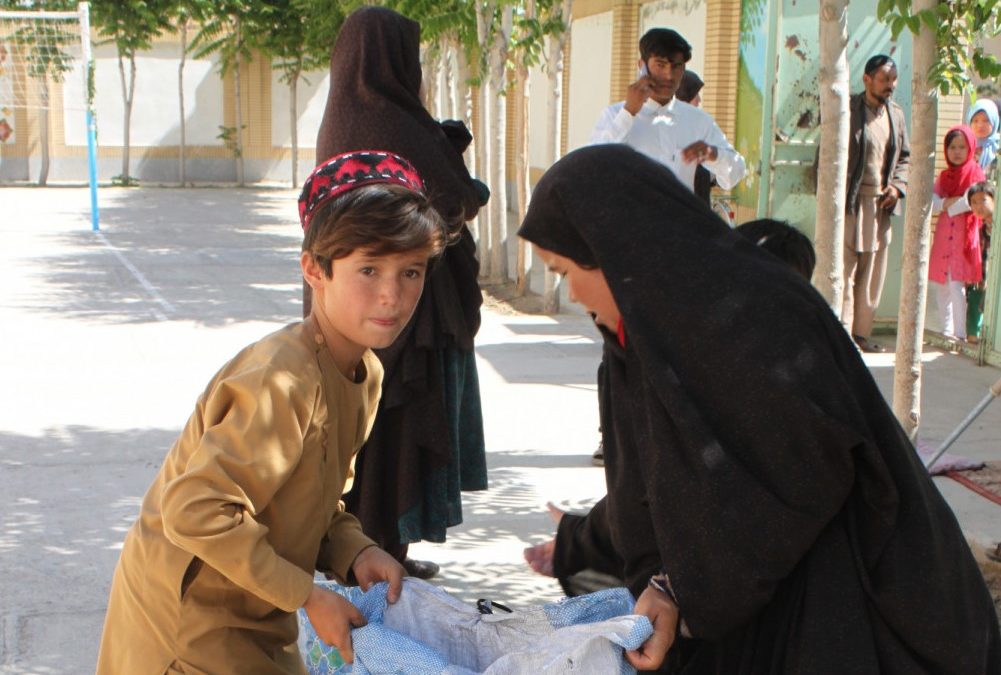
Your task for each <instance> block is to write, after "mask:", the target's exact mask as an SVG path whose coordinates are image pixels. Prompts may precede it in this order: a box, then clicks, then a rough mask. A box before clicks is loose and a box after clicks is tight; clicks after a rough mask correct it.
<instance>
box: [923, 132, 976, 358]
mask: <svg viewBox="0 0 1001 675" xmlns="http://www.w3.org/2000/svg"><path fill="white" fill-rule="evenodd" d="M944 147H945V159H946V163H947V164H948V167H946V168H945V169H944V170H943V171H942V173H940V174H939V176H938V179H937V180H936V181H935V199H934V202H933V209H934V210H935V211H939V215H938V221H937V222H936V224H935V239H934V241H933V242H932V247H931V261H930V264H929V266H928V278H929V279H930V280H931V281H932V282H934V284H935V290H936V295H937V300H938V311H939V317H940V318H941V322H942V333H943V334H944V335H945V336H946V337H954V338H957V339H959V340H965V339H966V295H965V292H966V291H965V286H966V284H976V283H979V282H980V279H981V277H982V275H983V270H982V266H981V256H980V219H979V218H977V217H976V216H975V215H973V213H972V212H971V211H970V206H969V204H968V203H967V201H966V191H967V190H969V188H970V186H971V185H973V184H974V183H978V182H980V181H982V180H984V172H983V170H981V168H980V165H978V164H977V162H976V159H975V158H974V154H973V149H974V148H975V147H976V140H975V138H974V136H973V131H972V130H971V129H970V128H969V127H968V126H965V125H959V126H955V127H953V128H952V129H949V132H948V133H947V134H946V135H945V143H944Z"/></svg>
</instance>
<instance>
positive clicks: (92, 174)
mask: <svg viewBox="0 0 1001 675" xmlns="http://www.w3.org/2000/svg"><path fill="white" fill-rule="evenodd" d="M77 10H78V13H79V16H80V42H81V43H82V47H83V97H84V101H85V102H86V106H87V175H88V178H89V182H90V229H91V230H93V231H94V232H97V231H98V230H100V229H101V220H100V215H99V213H98V210H97V121H96V120H95V119H94V105H93V101H92V100H91V98H90V82H91V73H92V71H93V67H94V65H93V62H92V58H93V57H92V55H91V50H90V3H89V2H81V3H80V4H79V5H77Z"/></svg>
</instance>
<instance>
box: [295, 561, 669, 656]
mask: <svg viewBox="0 0 1001 675" xmlns="http://www.w3.org/2000/svg"><path fill="white" fill-rule="evenodd" d="M323 585H324V586H326V587H327V588H329V589H330V590H332V591H335V592H337V593H340V594H341V595H343V596H344V597H346V598H347V599H348V600H350V601H351V602H352V603H354V604H355V605H356V606H357V607H358V608H359V609H360V610H361V612H362V613H363V614H364V615H365V617H366V618H367V619H368V622H369V623H368V625H366V626H363V627H362V628H356V629H354V630H352V631H351V639H352V643H353V647H354V653H355V663H354V666H353V668H352V666H351V665H349V664H346V663H344V660H343V659H341V657H340V654H339V653H338V651H337V650H336V649H334V648H333V647H329V646H327V645H325V644H324V643H323V642H322V641H321V640H320V639H319V638H318V637H317V636H316V633H315V631H313V628H312V626H311V625H310V623H309V620H308V619H307V618H306V616H305V613H304V612H303V611H302V610H300V611H299V628H300V631H299V649H300V652H301V653H302V656H303V660H304V661H305V663H306V667H307V670H308V672H309V673H311V674H317V675H340V674H341V673H353V674H361V675H368V674H370V673H371V674H372V675H375V674H379V673H407V674H408V675H410V674H413V675H439V674H447V675H481V674H482V675H516V674H520V673H529V672H530V673H540V674H542V673H564V672H571V671H572V672H574V673H593V674H594V675H607V674H608V673H614V672H621V673H622V674H623V675H627V674H630V673H633V672H634V670H633V669H632V667H631V666H630V665H629V664H628V662H626V660H625V659H624V658H623V657H622V650H623V649H636V648H637V647H639V646H640V645H641V644H643V642H644V641H645V640H646V639H647V638H648V637H649V636H650V635H651V634H652V633H653V629H652V627H651V625H650V622H649V620H648V619H647V618H646V617H644V616H637V615H632V614H630V612H632V609H633V604H634V603H633V599H632V597H631V596H630V595H629V592H628V591H627V590H626V589H624V588H613V589H607V590H603V591H599V592H597V593H591V594H589V595H582V596H579V597H575V598H565V599H564V600H561V601H560V602H556V603H550V604H547V605H543V606H541V607H530V608H528V609H524V610H517V611H515V612H512V613H506V612H502V611H499V610H498V611H497V612H496V613H494V614H480V612H479V611H478V610H477V609H476V608H475V607H471V606H469V605H466V604H465V603H462V602H459V601H458V600H456V599H455V598H453V597H451V596H450V595H448V594H447V593H446V592H445V591H443V590H441V589H439V588H437V587H436V586H433V585H432V584H429V583H427V582H425V581H421V580H419V579H413V578H407V579H405V580H404V585H403V593H402V594H401V597H400V600H399V601H397V602H396V603H395V604H394V605H388V604H387V603H386V588H387V586H386V584H384V583H382V584H377V585H376V586H373V587H372V588H371V589H370V590H369V592H367V593H362V592H361V590H360V589H358V588H345V587H343V586H339V585H337V584H335V583H333V582H327V583H325V584H323Z"/></svg>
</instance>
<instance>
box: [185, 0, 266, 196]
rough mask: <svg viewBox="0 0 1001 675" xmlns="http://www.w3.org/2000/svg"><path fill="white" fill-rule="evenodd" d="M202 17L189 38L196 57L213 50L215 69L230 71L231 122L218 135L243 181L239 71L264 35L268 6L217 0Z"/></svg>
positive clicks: (257, 1) (253, 1) (258, 2)
mask: <svg viewBox="0 0 1001 675" xmlns="http://www.w3.org/2000/svg"><path fill="white" fill-rule="evenodd" d="M210 6H211V11H209V12H208V13H207V14H206V16H205V17H204V18H203V20H202V25H201V30H199V31H198V34H197V35H196V36H195V38H194V40H192V42H191V50H192V51H193V52H194V55H195V56H196V57H197V58H203V57H205V56H208V55H210V54H213V53H218V55H219V71H220V74H222V75H224V76H225V75H227V74H229V73H232V74H233V98H234V107H235V110H234V116H235V125H236V126H234V127H230V128H223V129H222V130H221V133H220V134H219V138H221V139H223V141H224V142H225V143H226V145H227V147H229V148H230V150H231V151H232V152H233V156H234V158H235V160H236V182H237V184H239V185H241V186H243V185H245V184H246V180H245V172H244V158H243V128H244V124H243V95H242V82H241V71H242V69H243V64H244V63H246V62H248V61H249V60H250V59H251V58H252V55H253V50H254V48H255V47H257V46H258V45H259V41H260V40H261V39H262V37H263V36H264V31H265V30H267V29H266V28H265V26H267V24H268V18H269V15H270V13H271V7H269V6H268V5H266V4H265V3H264V2H263V1H262V0H217V1H215V2H212V3H211V5H210Z"/></svg>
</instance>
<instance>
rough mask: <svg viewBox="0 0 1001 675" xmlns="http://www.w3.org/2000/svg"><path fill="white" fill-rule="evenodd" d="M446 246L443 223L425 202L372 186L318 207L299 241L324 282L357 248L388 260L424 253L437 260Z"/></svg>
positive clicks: (391, 187)
mask: <svg viewBox="0 0 1001 675" xmlns="http://www.w3.org/2000/svg"><path fill="white" fill-rule="evenodd" d="M446 243H447V235H446V229H445V223H444V221H443V220H442V219H441V216H439V215H438V212H437V211H435V209H434V208H433V207H432V206H431V202H430V201H429V200H428V198H427V197H426V196H425V195H423V194H421V193H419V192H414V191H413V190H410V189H408V188H406V187H403V186H402V185H395V184H392V183H374V184H371V185H363V186H361V187H357V188H354V189H353V190H350V191H348V192H345V193H344V194H343V195H341V196H339V197H336V198H334V199H332V200H330V201H329V202H326V203H325V204H322V205H321V206H320V207H319V208H318V209H317V210H316V213H315V215H313V217H312V219H311V221H310V226H309V229H307V230H306V236H305V237H304V238H303V241H302V250H303V251H308V252H310V253H312V255H313V257H314V258H316V260H317V262H319V263H320V266H321V267H322V268H323V271H324V273H325V274H326V275H327V277H330V276H331V274H332V273H333V271H332V267H333V261H334V260H337V259H339V258H345V257H347V256H349V255H351V253H352V252H354V251H357V250H358V249H365V250H366V251H368V252H369V253H371V254H372V255H377V256H378V255H388V254H391V253H404V252H407V251H416V250H421V249H428V251H429V257H430V258H436V257H437V256H439V255H441V252H442V251H443V250H444V248H445V245H446Z"/></svg>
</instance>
